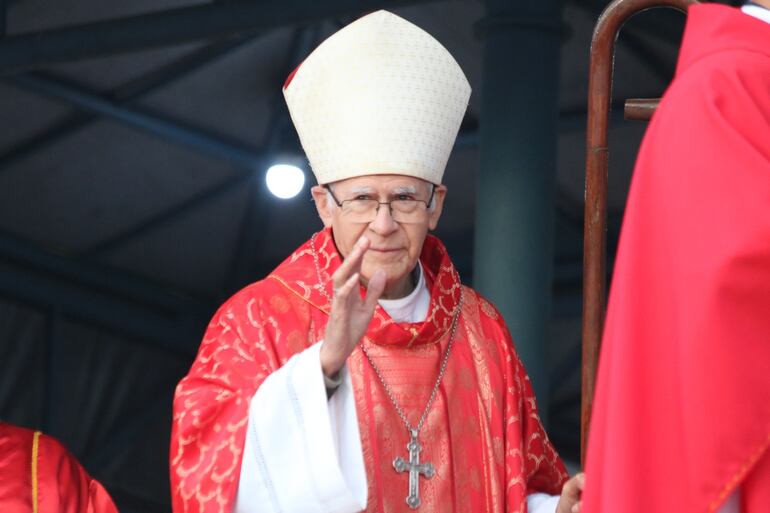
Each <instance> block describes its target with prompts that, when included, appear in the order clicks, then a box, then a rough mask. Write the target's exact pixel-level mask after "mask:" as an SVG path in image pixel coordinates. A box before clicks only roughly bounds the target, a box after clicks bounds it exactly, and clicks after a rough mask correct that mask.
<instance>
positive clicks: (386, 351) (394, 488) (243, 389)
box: [171, 230, 561, 513]
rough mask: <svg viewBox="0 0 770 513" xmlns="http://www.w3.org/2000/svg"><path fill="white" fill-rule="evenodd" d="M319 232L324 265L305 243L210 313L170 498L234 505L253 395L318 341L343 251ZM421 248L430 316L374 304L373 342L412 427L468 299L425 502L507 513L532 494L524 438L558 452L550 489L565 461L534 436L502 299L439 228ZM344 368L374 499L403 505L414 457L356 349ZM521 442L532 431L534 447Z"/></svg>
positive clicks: (430, 445) (179, 505)
mask: <svg viewBox="0 0 770 513" xmlns="http://www.w3.org/2000/svg"><path fill="white" fill-rule="evenodd" d="M315 243H316V250H317V251H316V255H317V257H318V267H319V268H320V272H318V271H316V268H315V265H314V259H313V251H312V250H311V243H310V242H308V243H306V244H305V245H303V246H302V247H301V248H300V249H299V250H297V251H296V252H295V253H294V254H292V255H291V256H290V257H289V258H288V259H287V260H286V261H284V263H283V264H281V265H280V266H279V267H278V268H277V269H276V270H275V271H274V272H273V273H272V274H271V275H270V276H269V277H268V279H265V280H263V281H261V282H258V283H257V284H254V285H252V286H250V287H247V288H246V289H244V291H241V292H240V293H238V294H236V296H234V297H233V298H231V299H230V300H228V302H227V303H226V304H225V305H223V307H222V308H221V309H220V311H219V312H218V313H217V315H215V316H214V318H213V319H212V322H211V324H210V325H209V330H208V331H207V334H206V336H205V337H204V340H203V342H202V344H201V348H200V350H199V354H198V357H197V358H196V361H195V363H194V364H193V367H192V369H191V371H190V374H189V375H188V377H186V378H185V379H184V380H183V381H182V382H181V383H180V386H179V387H178V389H177V394H176V397H175V403H174V404H175V407H174V409H175V415H174V431H175V434H174V436H173V437H172V453H171V455H172V456H171V459H172V490H173V494H174V501H175V509H177V510H179V511H187V512H200V513H220V512H221V513H230V511H231V510H232V505H233V501H234V496H235V491H236V489H237V479H238V474H239V470H240V461H241V452H242V450H243V449H242V447H243V443H244V440H245V430H246V425H247V422H248V405H249V402H250V400H251V397H253V395H254V393H255V391H256V390H257V388H258V387H259V386H260V384H261V383H262V381H264V379H265V378H266V377H267V376H268V375H269V374H270V373H272V372H274V371H275V370H277V369H278V368H279V367H280V366H281V365H283V364H284V363H285V362H286V361H287V360H288V359H289V358H290V357H291V356H292V355H294V354H296V353H298V352H301V351H302V350H304V349H305V348H307V347H309V346H310V345H312V344H315V343H316V342H318V341H319V340H322V339H323V337H324V331H325V327H326V323H327V320H328V312H329V310H330V305H329V304H328V303H329V302H328V299H327V298H326V297H325V296H326V294H331V293H332V291H331V282H330V276H331V274H332V273H333V272H334V271H335V270H336V268H337V267H338V266H339V265H340V262H341V260H340V257H339V255H338V253H337V252H336V248H335V247H334V243H333V239H332V235H331V232H330V231H329V230H324V231H322V232H320V233H319V234H317V237H316V240H315ZM420 258H421V262H422V263H423V268H424V270H425V274H426V280H427V282H428V284H429V289H430V293H431V294H430V296H431V300H430V305H429V308H428V312H429V314H428V318H427V319H426V321H425V322H423V323H415V324H397V323H395V322H394V321H393V320H392V319H391V318H390V316H388V315H387V313H386V312H385V311H384V310H382V309H381V308H379V307H378V308H377V310H376V312H375V315H374V317H373V319H372V322H371V324H370V326H369V329H368V330H367V334H366V338H367V340H366V341H365V342H364V343H365V344H367V348H369V349H370V353H371V356H372V359H373V361H375V364H376V365H377V366H378V367H379V368H380V369H381V372H382V373H383V376H384V379H385V380H386V382H387V383H388V386H389V387H392V390H393V394H394V396H395V397H396V400H397V401H398V402H399V403H400V404H401V406H402V408H403V410H404V412H405V414H406V415H407V417H408V419H409V421H410V423H412V424H413V425H414V424H416V423H417V421H418V419H419V417H420V415H421V414H422V412H423V410H424V408H425V405H426V403H427V402H428V398H429V396H430V393H431V390H432V389H433V387H434V384H435V380H436V377H437V375H438V371H439V368H440V366H441V361H442V358H443V354H444V350H445V348H446V347H447V344H448V336H447V335H448V332H449V330H450V328H451V326H452V319H453V317H454V315H455V314H456V313H457V312H458V305H459V303H460V297H461V295H463V296H464V297H465V304H464V306H463V308H462V313H461V315H460V317H459V321H458V325H457V329H456V334H455V341H454V345H453V348H452V352H451V354H450V357H449V359H448V363H447V367H446V373H445V374H444V377H443V380H442V382H441V384H440V386H439V389H438V393H437V395H436V398H435V400H434V402H433V403H432V405H431V408H430V410H429V411H428V414H427V417H426V421H425V424H424V425H423V428H422V430H421V431H420V435H419V440H420V443H421V444H422V445H423V452H422V453H421V454H420V459H421V462H423V463H425V462H430V463H432V464H433V465H434V466H435V475H434V476H433V477H432V478H430V479H426V478H420V479H419V487H420V497H421V499H422V505H421V506H420V510H419V511H421V512H422V513H433V512H441V513H452V512H455V513H463V512H468V511H473V512H482V511H489V512H495V513H511V512H512V511H515V510H517V509H518V508H519V506H520V505H521V504H522V501H524V500H525V494H526V492H527V483H528V479H529V476H525V475H524V473H525V472H526V470H527V469H525V467H526V464H525V458H527V457H528V456H529V455H528V454H527V453H528V452H529V450H543V449H545V451H544V452H545V453H546V454H545V457H544V458H541V455H540V454H538V455H536V456H537V457H536V458H535V459H529V460H528V461H530V462H533V463H536V462H537V465H538V466H539V467H541V468H540V470H537V469H536V470H537V471H538V472H542V467H544V466H547V465H548V464H549V461H551V462H556V463H553V465H554V466H555V468H554V469H553V471H552V472H550V473H545V474H544V475H545V478H544V482H547V483H548V486H550V487H551V488H557V487H559V486H560V485H561V482H559V480H558V477H557V478H553V479H552V478H551V477H552V475H557V470H558V466H559V465H560V463H558V460H557V459H555V452H553V451H552V450H551V449H549V447H550V445H549V444H548V441H547V439H546V438H545V437H544V436H543V437H541V438H538V436H539V435H538V434H539V433H540V431H539V428H536V426H535V428H533V427H532V426H534V425H535V424H537V423H536V421H535V420H534V419H533V418H532V417H531V416H530V414H531V413H532V411H534V410H532V409H531V408H530V405H529V402H528V401H526V400H523V398H522V396H523V395H525V394H529V395H530V396H531V393H530V392H528V388H527V387H528V383H526V382H524V381H523V378H522V376H523V375H524V374H523V370H521V369H518V367H517V365H520V363H519V362H518V359H517V358H516V357H515V353H513V350H512V348H511V347H509V345H510V340H509V339H508V338H507V337H508V335H507V332H506V331H505V328H504V326H503V325H502V319H501V318H499V315H498V314H497V313H496V312H495V311H494V307H492V306H491V305H489V304H488V303H486V301H484V300H483V299H482V298H479V297H478V296H477V295H476V294H475V293H474V292H473V291H472V290H470V289H467V288H466V289H464V290H463V289H462V288H461V287H462V286H461V284H460V280H459V277H458V276H457V273H456V271H455V270H454V267H453V266H452V264H451V261H450V260H449V258H448V256H447V255H446V250H445V249H444V248H443V246H442V245H441V244H440V242H438V241H437V240H436V239H434V238H432V237H428V239H427V240H426V242H425V244H424V246H423V253H422V254H421V257H420ZM318 274H320V275H321V283H319V280H318V277H317V276H318ZM322 287H323V289H322ZM323 290H326V294H324V292H323ZM415 333H416V335H415ZM512 354H513V356H511V355H512ZM348 369H349V372H350V376H351V380H352V384H353V392H354V394H353V397H354V401H355V405H356V413H357V418H358V423H359V429H360V437H361V444H362V449H363V458H364V465H365V469H366V475H367V483H368V487H369V494H368V497H369V498H368V504H367V511H368V512H377V513H391V512H403V511H406V508H407V507H406V504H405V498H406V495H407V490H408V486H407V483H408V475H407V474H399V473H396V472H395V470H394V468H393V459H394V458H395V457H397V456H401V457H404V456H407V450H406V444H407V442H408V441H409V434H408V432H407V429H406V426H404V424H403V422H402V420H401V419H400V418H399V416H398V414H397V412H396V410H395V408H394V407H393V405H392V403H391V402H390V400H389V398H388V396H387V394H386V392H385V390H384V389H383V387H382V384H381V383H380V381H379V379H378V378H377V376H376V374H375V373H374V371H373V370H372V367H371V365H370V363H369V362H368V361H367V360H366V358H365V357H364V355H363V354H362V352H361V350H360V349H356V350H355V351H354V352H353V354H352V355H351V357H350V358H349V359H348ZM524 419H526V421H525V420H524ZM527 430H529V431H531V432H527ZM533 434H534V435H535V436H530V435H533ZM525 440H526V441H532V443H531V444H529V446H527V444H525ZM552 455H553V456H554V457H552ZM538 458H539V459H538ZM546 478H547V479H546ZM548 479H550V481H548ZM519 482H521V483H523V486H522V487H521V489H520V490H519V487H518V485H517V483H519Z"/></svg>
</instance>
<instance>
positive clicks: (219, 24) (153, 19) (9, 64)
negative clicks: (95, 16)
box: [0, 0, 432, 76]
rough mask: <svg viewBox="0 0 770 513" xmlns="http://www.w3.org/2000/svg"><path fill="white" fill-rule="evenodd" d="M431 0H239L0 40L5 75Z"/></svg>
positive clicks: (1, 67) (0, 63)
mask: <svg viewBox="0 0 770 513" xmlns="http://www.w3.org/2000/svg"><path fill="white" fill-rule="evenodd" d="M428 1H432V0H335V1H334V2H319V1H317V0H305V1H300V0H294V1H289V2H287V1H275V0H273V1H270V2H254V1H248V2H247V1H244V0H240V1H234V2H217V3H212V4H202V5H196V6H192V7H183V8H178V9H170V10H165V11H158V12H153V13H148V14H142V15H138V16H129V17H124V18H118V19H114V20H108V21H101V22H96V23H87V24H82V25H75V26H70V27H62V28H57V29H52V30H47V31H42V32H34V33H26V34H19V35H13V36H10V37H6V38H5V39H3V40H2V42H0V76H8V75H12V74H17V73H20V72H23V71H29V70H33V69H40V68H43V67H47V66H51V65H53V64H58V63H63V62H69V61H75V60H82V59H90V58H95V57H103V56H108V55H114V54H119V53H126V52H135V51H141V50H148V49H151V48H158V47H163V46H170V45H179V44H183V43H189V42H193V41H206V40H210V39H213V38H219V37H226V36H233V35H243V34H251V33H256V32H260V31H265V30H270V29H274V28H276V27H281V26H284V25H293V24H308V23H312V22H315V21H318V20H320V19H325V18H332V17H337V16H344V15H346V14H355V13H363V12H369V11H374V10H377V9H380V8H383V7H387V8H389V9H390V8H394V7H398V6H402V5H409V4H415V3H421V2H428Z"/></svg>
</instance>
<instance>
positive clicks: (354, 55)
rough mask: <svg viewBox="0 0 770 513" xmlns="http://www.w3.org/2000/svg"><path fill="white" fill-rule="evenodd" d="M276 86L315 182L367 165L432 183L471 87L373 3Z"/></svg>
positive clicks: (435, 46) (429, 40)
mask: <svg viewBox="0 0 770 513" xmlns="http://www.w3.org/2000/svg"><path fill="white" fill-rule="evenodd" d="M283 93H284V96H285V97H286V103H287V104H288V106H289V112H290V113H291V119H292V121H293V122H294V126H295V127H296V129H297V133H298V134H299V139H300V141H301V142H302V147H303V148H304V149H305V153H306V154H307V157H308V160H309V161H310V166H311V167H312V168H313V173H314V174H315V176H316V179H317V180H318V183H319V184H326V183H330V182H335V181H338V180H343V179H345V178H350V177H353V176H362V175H374V174H399V175H409V176H415V177H417V178H422V179H423V180H426V181H428V182H431V183H435V184H439V183H441V177H442V176H443V174H444V168H445V167H446V163H447V160H448V159H449V153H450V152H451V151H452V146H453V145H454V141H455V138H456V137H457V131H458V130H459V128H460V122H461V121H462V119H463V115H464V113H465V109H466V107H467V106H468V98H469V97H470V93H471V87H470V84H469V83H468V80H467V79H466V78H465V75H464V74H463V72H462V70H461V69H460V66H459V65H458V64H457V62H456V61H455V60H454V58H453V57H452V56H451V55H450V54H449V52H448V51H447V49H446V48H444V47H443V46H441V44H440V43H439V42H438V41H436V40H435V39H434V38H433V37H432V36H431V35H430V34H428V33H427V32H425V31H424V30H422V29H421V28H419V27H417V26H415V25H413V24H412V23H409V22H408V21H406V20H404V19H402V18H400V17H398V16H396V15H395V14H392V13H389V12H387V11H378V12H375V13H372V14H369V15H367V16H364V17H363V18H360V19H359V20H357V21H355V22H353V23H351V24H350V25H348V26H346V27H345V28H343V29H342V30H340V31H338V32H336V33H335V34H333V35H332V36H331V37H329V38H328V39H327V40H326V41H324V42H323V43H321V45H320V46H318V48H316V49H315V50H314V51H313V52H312V53H311V54H310V55H309V56H308V57H307V59H305V61H304V62H303V63H302V64H301V65H300V66H299V68H297V69H296V70H295V71H294V73H293V74H292V76H290V77H289V79H288V80H287V81H286V85H285V86H284V89H283Z"/></svg>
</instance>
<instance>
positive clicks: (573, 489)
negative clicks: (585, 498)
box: [561, 472, 586, 499]
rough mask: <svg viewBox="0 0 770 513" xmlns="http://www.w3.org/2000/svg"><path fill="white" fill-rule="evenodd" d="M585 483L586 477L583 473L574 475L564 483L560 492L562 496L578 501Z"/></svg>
mask: <svg viewBox="0 0 770 513" xmlns="http://www.w3.org/2000/svg"><path fill="white" fill-rule="evenodd" d="M585 482H586V475H585V474H584V473H582V472H581V473H579V474H575V476H573V477H572V478H571V479H570V480H569V481H567V482H566V483H564V487H562V490H561V494H562V496H567V497H571V498H575V499H578V498H579V497H580V493H581V492H582V491H583V487H584V486H585Z"/></svg>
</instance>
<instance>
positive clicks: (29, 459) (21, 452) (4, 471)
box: [0, 422, 118, 513]
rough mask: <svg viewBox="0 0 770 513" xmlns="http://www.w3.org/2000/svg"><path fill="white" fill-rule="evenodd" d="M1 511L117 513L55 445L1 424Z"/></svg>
mask: <svg viewBox="0 0 770 513" xmlns="http://www.w3.org/2000/svg"><path fill="white" fill-rule="evenodd" d="M0 511H2V512H3V513H31V512H32V511H37V512H39V513H117V511H118V510H117V509H116V508H115V505H114V504H113V502H112V499H111V498H110V496H109V495H108V494H107V492H106V491H105V490H104V488H103V487H102V486H101V485H100V484H99V482H97V481H96V480H94V479H91V477H90V476H89V475H88V474H87V473H86V471H85V470H84V469H83V467H82V466H81V465H80V463H78V461H77V460H76V459H75V458H74V457H73V456H72V455H71V454H70V453H69V452H68V451H67V449H65V448H64V447H63V446H62V445H61V444H60V443H59V442H57V441H56V440H55V439H53V438H51V437H49V436H46V435H42V434H40V433H35V432H34V431H31V430H29V429H24V428H21V427H17V426H12V425H10V424H7V423H4V422H0Z"/></svg>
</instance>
